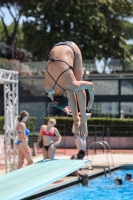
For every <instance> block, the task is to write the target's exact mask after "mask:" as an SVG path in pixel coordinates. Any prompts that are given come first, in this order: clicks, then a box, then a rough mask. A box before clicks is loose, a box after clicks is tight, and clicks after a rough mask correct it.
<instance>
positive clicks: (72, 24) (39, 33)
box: [23, 0, 133, 60]
mask: <svg viewBox="0 0 133 200" xmlns="http://www.w3.org/2000/svg"><path fill="white" fill-rule="evenodd" d="M29 8H30V9H29ZM24 13H25V15H26V16H27V17H29V16H32V17H34V18H35V20H32V21H27V22H26V23H24V26H23V31H24V37H25V44H24V45H25V47H26V48H27V49H28V50H29V51H32V52H33V55H34V57H35V58H36V59H39V60H42V59H44V58H45V55H46V54H47V51H48V50H50V48H51V47H52V46H53V45H54V44H55V43H57V42H59V41H65V40H70V41H74V42H75V43H76V44H77V45H78V46H79V47H80V49H81V51H82V55H83V58H84V59H95V58H98V59H100V58H102V57H105V58H108V57H112V58H123V59H125V58H129V57H130V54H129V51H128V48H127V47H126V45H125V40H124V35H123V32H122V20H121V19H122V18H124V17H128V16H132V13H133V4H132V2H131V1H129V0H93V1H90V0H84V1H83V0H80V1H79V0H70V1H69V2H68V0H63V1H61V0H58V1H55V0H45V1H42V0H39V1H35V0H32V1H29V2H28V3H27V4H26V5H25V7H24Z"/></svg>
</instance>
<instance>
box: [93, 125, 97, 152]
mask: <svg viewBox="0 0 133 200" xmlns="http://www.w3.org/2000/svg"><path fill="white" fill-rule="evenodd" d="M94 130H95V142H96V140H97V126H95V129H94ZM95 154H96V148H95Z"/></svg>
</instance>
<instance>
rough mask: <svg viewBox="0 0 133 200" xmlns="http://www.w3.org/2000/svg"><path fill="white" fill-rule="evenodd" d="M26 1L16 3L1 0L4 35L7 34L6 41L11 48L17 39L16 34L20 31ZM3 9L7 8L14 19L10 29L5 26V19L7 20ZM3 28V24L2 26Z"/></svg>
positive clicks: (0, 9) (0, 12)
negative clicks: (23, 6)
mask: <svg viewBox="0 0 133 200" xmlns="http://www.w3.org/2000/svg"><path fill="white" fill-rule="evenodd" d="M24 2H25V1H22V0H19V1H15V0H1V1H0V19H1V23H2V25H3V28H2V30H3V31H2V35H3V34H5V37H4V38H5V39H4V40H5V41H6V44H7V45H9V46H12V45H13V43H14V41H15V38H16V34H17V31H18V26H19V20H20V17H21V15H22V12H21V9H22V5H23V4H24ZM2 7H5V8H7V10H8V12H9V13H10V15H11V17H12V19H13V23H12V24H11V27H8V26H7V25H6V24H5V21H4V18H5V13H4V12H3V10H2ZM11 8H12V9H14V12H13V11H12V9H11ZM0 26H1V24H0Z"/></svg>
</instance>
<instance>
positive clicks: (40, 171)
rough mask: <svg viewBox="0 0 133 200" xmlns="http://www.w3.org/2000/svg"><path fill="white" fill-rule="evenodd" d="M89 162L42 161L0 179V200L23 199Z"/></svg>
mask: <svg viewBox="0 0 133 200" xmlns="http://www.w3.org/2000/svg"><path fill="white" fill-rule="evenodd" d="M89 163H90V161H89V160H42V161H39V162H37V163H34V164H32V165H29V166H27V167H24V168H22V169H18V170H16V171H13V172H11V173H8V174H5V175H3V176H1V177H0V199H2V200H18V199H23V198H25V197H28V196H30V195H32V194H33V193H35V192H37V191H38V190H40V189H42V188H44V187H45V186H47V185H49V184H51V183H53V182H55V181H57V180H59V179H60V178H63V177H65V176H67V175H69V174H71V173H72V172H74V171H76V170H78V169H79V168H81V167H83V166H85V165H87V164H89Z"/></svg>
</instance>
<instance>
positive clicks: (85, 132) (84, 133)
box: [80, 122, 88, 138]
mask: <svg viewBox="0 0 133 200" xmlns="http://www.w3.org/2000/svg"><path fill="white" fill-rule="evenodd" d="M80 135H81V138H85V137H87V135H88V128H87V122H86V123H84V124H80Z"/></svg>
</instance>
